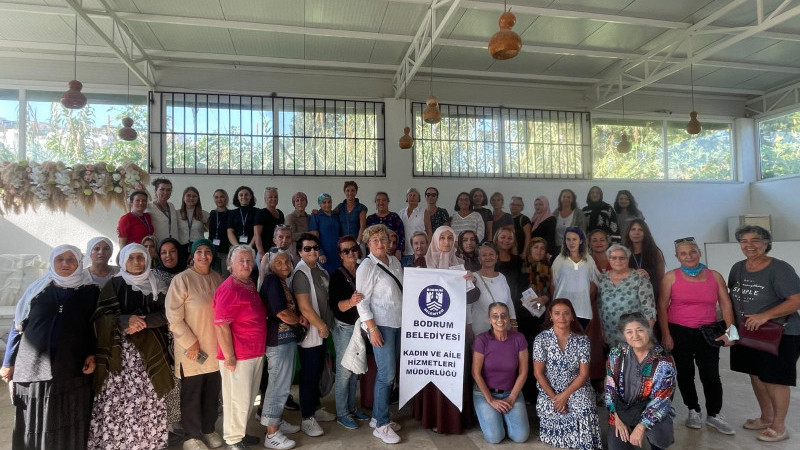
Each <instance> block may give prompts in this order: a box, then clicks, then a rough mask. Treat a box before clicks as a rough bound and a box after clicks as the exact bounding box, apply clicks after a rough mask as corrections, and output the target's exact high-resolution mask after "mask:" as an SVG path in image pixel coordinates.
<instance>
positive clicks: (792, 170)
mask: <svg viewBox="0 0 800 450" xmlns="http://www.w3.org/2000/svg"><path fill="white" fill-rule="evenodd" d="M758 148H759V153H760V155H761V178H762V179H766V178H774V177H782V176H787V175H800V111H795V112H793V113H789V114H785V115H781V116H778V117H774V118H771V119H767V120H762V121H760V122H759V123H758Z"/></svg>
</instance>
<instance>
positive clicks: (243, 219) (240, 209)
mask: <svg viewBox="0 0 800 450" xmlns="http://www.w3.org/2000/svg"><path fill="white" fill-rule="evenodd" d="M249 215H250V211H248V212H247V214H245V215H242V208H239V217H241V218H242V235H245V234H247V233H246V231H245V228H244V224H245V223H246V222H247V216H249Z"/></svg>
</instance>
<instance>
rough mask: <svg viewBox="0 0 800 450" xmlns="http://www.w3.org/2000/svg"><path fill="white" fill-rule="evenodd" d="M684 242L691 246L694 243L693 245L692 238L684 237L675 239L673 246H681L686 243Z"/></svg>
mask: <svg viewBox="0 0 800 450" xmlns="http://www.w3.org/2000/svg"><path fill="white" fill-rule="evenodd" d="M686 242H688V243H691V244H694V243H695V240H694V236H689V237H685V238H680V239H675V246H677V245H678V244H683V243H686Z"/></svg>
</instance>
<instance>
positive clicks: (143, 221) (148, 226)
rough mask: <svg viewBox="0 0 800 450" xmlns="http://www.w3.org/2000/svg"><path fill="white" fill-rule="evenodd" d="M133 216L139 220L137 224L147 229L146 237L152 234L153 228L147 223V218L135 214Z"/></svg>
mask: <svg viewBox="0 0 800 450" xmlns="http://www.w3.org/2000/svg"><path fill="white" fill-rule="evenodd" d="M133 216H134V217H136V218H137V219H139V222H141V223H142V225H144V227H145V228H146V229H147V235H148V236H150V235H152V234H153V229H152V228H153V227H152V226H151V225H150V222H148V221H147V217H145V216H144V215H142V216H141V217H139V216H137V215H136V214H134V215H133Z"/></svg>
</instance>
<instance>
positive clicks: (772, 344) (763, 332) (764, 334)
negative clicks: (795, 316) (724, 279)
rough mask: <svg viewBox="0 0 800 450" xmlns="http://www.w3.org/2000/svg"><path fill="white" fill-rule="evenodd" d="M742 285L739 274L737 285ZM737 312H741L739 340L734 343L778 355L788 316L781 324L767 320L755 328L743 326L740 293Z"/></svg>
mask: <svg viewBox="0 0 800 450" xmlns="http://www.w3.org/2000/svg"><path fill="white" fill-rule="evenodd" d="M742 285H743V283H742V279H741V275H740V276H739V286H742ZM739 313H740V314H741V317H740V318H739V327H738V328H739V330H738V331H739V341H737V343H736V344H737V345H743V346H745V347H749V348H752V349H754V350H758V351H761V352H765V353H770V354H772V355H775V356H778V347H779V346H780V344H781V338H782V337H783V327H785V326H786V322H787V321H788V320H789V318H788V317H786V318H785V320H784V322H783V324H780V323H777V322H773V321H771V320H768V321H766V322H764V323H763V324H762V325H761V326H760V327H758V329H757V330H748V329H747V328H746V327H745V326H744V322H745V320H746V318H745V317H744V299H743V298H742V296H741V295H739Z"/></svg>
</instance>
